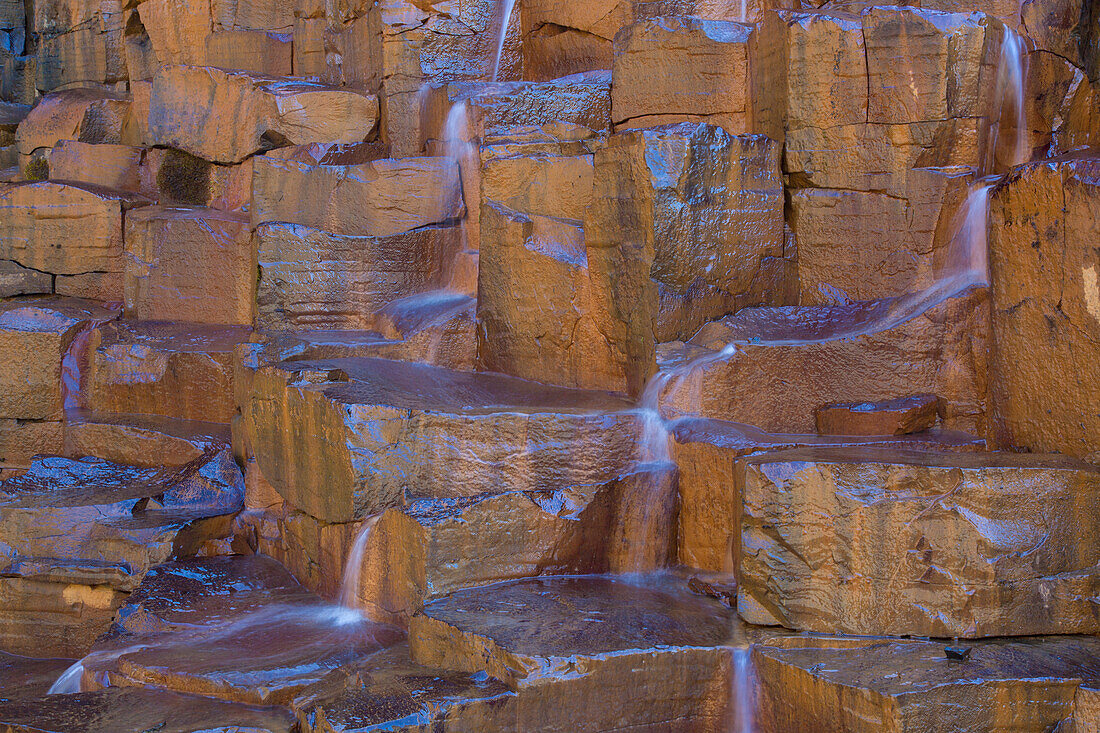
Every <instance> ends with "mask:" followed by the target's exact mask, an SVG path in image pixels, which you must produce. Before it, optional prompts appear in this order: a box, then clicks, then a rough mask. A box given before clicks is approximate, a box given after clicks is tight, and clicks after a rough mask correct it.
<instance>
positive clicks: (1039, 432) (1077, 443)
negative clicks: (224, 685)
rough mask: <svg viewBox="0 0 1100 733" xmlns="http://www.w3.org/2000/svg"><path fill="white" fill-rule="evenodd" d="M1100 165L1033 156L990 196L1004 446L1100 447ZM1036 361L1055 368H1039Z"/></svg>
mask: <svg viewBox="0 0 1100 733" xmlns="http://www.w3.org/2000/svg"><path fill="white" fill-rule="evenodd" d="M1098 173H1100V168H1098V167H1097V164H1096V161H1094V160H1073V159H1068V160H1062V161H1051V162H1043V163H1033V164H1031V165H1028V166H1025V167H1023V168H1020V169H1017V171H1016V172H1015V173H1014V174H1013V175H1012V176H1011V177H1010V178H1009V180H1008V181H1007V182H1006V183H1005V184H1004V185H1003V187H1001V188H998V189H997V190H996V191H995V192H994V193H993V195H992V199H991V201H992V203H991V209H992V217H991V224H990V243H989V246H990V267H991V268H992V271H993V273H994V277H993V280H994V283H996V285H995V287H994V289H993V303H994V308H993V314H994V315H993V324H994V331H993V332H994V348H993V363H992V369H993V371H994V374H995V375H996V377H995V381H994V382H993V385H992V390H991V391H992V400H991V409H992V412H993V420H992V425H991V427H992V437H993V440H994V442H996V443H997V444H998V445H999V446H1003V447H1009V446H1020V447H1024V448H1028V449H1031V450H1036V451H1044V450H1050V451H1059V452H1063V453H1068V454H1070V455H1077V456H1087V455H1089V454H1091V453H1093V452H1095V451H1097V450H1100V438H1098V435H1100V433H1098V432H1097V431H1098V428H1100V425H1098V424H1097V420H1100V393H1098V391H1097V385H1096V381H1095V380H1091V379H1087V378H1083V375H1084V374H1086V373H1087V372H1088V370H1087V368H1085V367H1084V366H1083V365H1084V364H1086V363H1089V360H1090V359H1091V358H1092V356H1093V355H1095V354H1096V352H1097V348H1100V347H1098V345H1100V259H1098V256H1097V252H1096V247H1095V233H1096V231H1097V227H1098V226H1100V221H1098V219H1097V216H1096V200H1097V197H1098V196H1100V185H1098V182H1100V179H1098ZM1009 272H1011V273H1013V274H1012V275H1011V276H1009V275H1008V273H1009ZM1022 353H1027V354H1029V355H1030V356H1029V357H1028V358H1027V359H1020V358H1018V355H1019V354H1022ZM1013 354H1016V355H1017V356H1015V357H1014V356H1013ZM1038 364H1047V365H1048V366H1046V367H1044V368H1043V369H1042V370H1041V372H1040V371H1038V370H1037V365H1038ZM1082 369H1085V371H1082Z"/></svg>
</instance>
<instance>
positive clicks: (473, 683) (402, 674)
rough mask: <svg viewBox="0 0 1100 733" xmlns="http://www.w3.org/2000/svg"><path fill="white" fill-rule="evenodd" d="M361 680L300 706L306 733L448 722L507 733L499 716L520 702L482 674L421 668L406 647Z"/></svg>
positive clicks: (367, 668)
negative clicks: (515, 701)
mask: <svg viewBox="0 0 1100 733" xmlns="http://www.w3.org/2000/svg"><path fill="white" fill-rule="evenodd" d="M356 674H357V682H358V684H351V685H348V686H347V688H346V689H343V690H339V691H335V692H332V691H327V690H326V691H322V692H320V693H319V694H316V695H314V696H311V697H305V698H303V699H301V700H296V701H295V703H294V709H295V710H296V711H297V712H298V720H299V721H300V723H301V724H302V726H303V728H302V730H303V732H304V733H336V732H337V731H339V732H340V733H358V732H360V731H362V732H363V733H366V731H399V730H407V726H409V725H410V724H413V725H422V726H423V725H431V724H440V723H443V722H444V721H446V722H457V723H462V724H466V725H469V726H470V729H471V730H490V729H492V730H505V729H506V728H504V727H503V726H501V723H502V722H503V720H502V718H504V717H506V715H499V714H498V713H499V712H505V713H506V712H507V710H509V709H510V708H511V706H512V704H513V703H512V701H513V700H514V698H515V693H514V692H512V691H511V690H509V689H508V688H507V687H506V686H505V685H504V684H503V683H501V682H499V681H497V680H494V679H492V678H488V677H486V676H485V675H483V674H474V675H471V674H465V673H462V672H445V671H442V670H438V669H432V668H430V667H424V666H422V665H419V664H416V663H415V662H413V661H412V659H410V657H409V648H408V645H407V644H398V645H396V646H394V647H392V648H390V649H387V650H385V651H382V652H379V653H378V654H375V655H374V656H372V657H371V658H370V659H368V660H366V662H364V663H363V664H362V665H360V666H359V667H358V668H357V669H356ZM502 707H503V708H505V710H504V711H501V708H502ZM487 726H491V728H490V727H487Z"/></svg>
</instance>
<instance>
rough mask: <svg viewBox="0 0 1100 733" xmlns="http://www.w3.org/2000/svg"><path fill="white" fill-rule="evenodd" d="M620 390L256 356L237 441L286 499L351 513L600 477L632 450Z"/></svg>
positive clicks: (341, 518) (631, 456) (314, 510)
mask: <svg viewBox="0 0 1100 733" xmlns="http://www.w3.org/2000/svg"><path fill="white" fill-rule="evenodd" d="M630 407H631V404H630V403H629V402H627V401H626V400H623V399H621V398H618V397H615V396H612V395H609V394H607V393H601V392H586V391H581V390H568V389H563V388H554V387H548V386H546V385H542V384H539V383H537V382H527V381H524V380H521V379H515V378H511V377H505V376H502V375H498V374H490V373H480V374H473V373H464V372H454V371H450V370H447V369H441V368H438V367H432V366H427V365H423V364H408V363H403V362H395V361H386V360H382V359H365V358H360V359H333V360H326V361H314V362H307V361H296V362H286V363H284V364H280V365H276V366H273V367H264V368H261V369H260V370H259V371H258V372H257V373H256V375H255V376H254V377H253V382H252V392H251V395H250V397H249V399H248V401H247V403H245V404H244V405H243V407H242V410H243V415H244V419H245V421H246V428H247V433H248V442H249V444H250V445H251V446H252V449H253V451H254V452H255V455H256V459H257V461H258V463H259V467H260V469H261V470H262V472H263V474H264V476H266V477H267V479H268V480H269V481H271V483H272V485H273V486H274V487H275V488H276V489H277V490H278V491H279V493H280V494H282V495H283V497H284V498H286V499H287V500H288V501H290V502H291V503H292V504H293V505H294V506H295V507H298V508H299V509H301V510H303V511H305V512H307V513H308V514H310V515H312V516H314V517H316V518H318V519H323V520H325V521H329V522H348V521H352V520H355V519H360V518H363V517H365V516H367V515H370V514H375V513H377V512H379V511H381V510H384V509H386V508H389V507H391V506H395V505H397V504H399V503H401V502H402V501H405V500H408V499H412V498H450V497H453V498H460V497H471V496H477V495H479V494H484V493H491V494H495V493H501V492H502V491H503V490H505V487H508V488H510V489H513V490H515V489H544V488H555V487H561V486H569V485H576V484H592V483H601V482H604V481H608V480H611V479H613V478H615V477H617V476H620V475H622V473H623V470H624V468H625V467H626V466H628V465H631V464H632V462H633V461H634V460H635V458H636V456H635V452H636V451H635V445H634V443H635V435H636V434H637V432H636V423H635V421H636V417H635V416H634V415H633V414H630V413H628V412H623V411H624V410H629V409H630Z"/></svg>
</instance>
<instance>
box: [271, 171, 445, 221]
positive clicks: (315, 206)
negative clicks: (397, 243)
mask: <svg viewBox="0 0 1100 733" xmlns="http://www.w3.org/2000/svg"><path fill="white" fill-rule="evenodd" d="M458 174H459V171H458V166H456V165H455V164H454V163H452V162H450V161H447V160H446V159H444V158H406V159H403V160H376V161H373V162H370V163H365V164H362V165H347V166H340V165H332V166H328V165H309V164H304V163H297V162H294V161H288V160H279V159H277V158H274V157H272V156H262V157H259V158H257V159H256V162H255V174H254V175H255V178H254V179H253V188H252V209H251V213H252V226H253V227H254V228H255V227H258V226H259V225H260V224H264V223H267V222H288V223H292V224H302V225H305V226H310V227H315V228H317V229H322V230H324V231H327V232H331V233H333V234H348V235H353V236H366V237H388V236H392V235H395V234H400V233H402V232H408V231H411V230H413V229H417V228H420V227H424V226H428V225H431V224H441V223H446V222H450V221H452V220H455V219H457V218H459V217H460V216H461V215H462V212H463V202H462V188H461V186H460V185H459V178H458Z"/></svg>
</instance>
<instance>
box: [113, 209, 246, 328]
mask: <svg viewBox="0 0 1100 733" xmlns="http://www.w3.org/2000/svg"><path fill="white" fill-rule="evenodd" d="M254 260H255V255H254V254H253V250H252V235H251V232H250V231H249V227H248V216H247V215H246V214H232V213H227V212H223V211H218V210H216V209H182V208H163V207H159V206H155V207H147V208H145V209H141V210H138V211H135V212H134V213H133V214H131V215H129V216H128V217H126V281H125V291H124V293H125V304H126V316H127V317H128V318H135V319H139V320H147V321H185V322H190V323H211V324H219V325H242V326H250V325H252V320H253V318H252V311H253V303H254V302H255V300H256V296H255V294H254V288H255V279H256V274H255V271H256V264H255V261H254Z"/></svg>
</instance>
